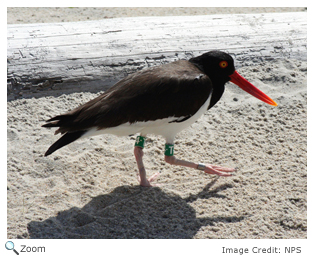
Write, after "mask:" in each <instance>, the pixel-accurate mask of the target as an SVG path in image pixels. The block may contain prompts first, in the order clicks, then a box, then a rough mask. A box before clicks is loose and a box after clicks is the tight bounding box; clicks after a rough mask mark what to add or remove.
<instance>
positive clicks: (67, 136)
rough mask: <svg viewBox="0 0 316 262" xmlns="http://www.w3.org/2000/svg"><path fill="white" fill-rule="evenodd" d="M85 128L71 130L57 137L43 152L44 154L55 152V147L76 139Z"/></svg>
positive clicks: (81, 134)
mask: <svg viewBox="0 0 316 262" xmlns="http://www.w3.org/2000/svg"><path fill="white" fill-rule="evenodd" d="M86 132H87V131H86V130H82V131H77V132H72V133H66V134H64V135H63V136H62V137H61V138H59V139H58V140H57V141H56V142H55V143H54V144H52V145H51V146H50V148H48V150H47V151H46V153H45V156H48V155H50V154H52V153H53V152H55V151H56V150H57V149H59V148H61V147H63V146H65V145H68V144H70V143H71V142H73V141H75V140H77V139H78V138H80V137H81V136H83V134H84V133H86Z"/></svg>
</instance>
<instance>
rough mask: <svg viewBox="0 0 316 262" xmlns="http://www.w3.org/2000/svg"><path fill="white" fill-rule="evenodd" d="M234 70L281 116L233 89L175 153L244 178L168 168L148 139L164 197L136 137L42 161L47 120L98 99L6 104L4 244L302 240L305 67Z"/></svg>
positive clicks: (157, 141) (267, 64)
mask: <svg viewBox="0 0 316 262" xmlns="http://www.w3.org/2000/svg"><path fill="white" fill-rule="evenodd" d="M9 11H10V9H9ZM14 11H16V9H14ZM9 14H10V12H9ZM36 15H38V14H37V13H36ZM113 16H114V15H113ZM113 16H111V17H113ZM9 17H10V16H8V20H9ZM30 17H31V15H30ZM22 19H23V18H22ZM42 19H43V21H46V22H49V21H51V20H49V17H47V16H46V17H43V18H42ZM44 19H45V20H44ZM46 19H48V20H46ZM9 21H10V20H9ZM16 22H17V21H16ZM20 22H21V21H20ZM25 22H27V21H25ZM37 22H38V21H37ZM238 71H239V73H241V74H242V75H243V76H245V77H246V78H247V79H248V80H250V81H251V82H252V83H253V84H255V85H256V86H257V87H258V88H260V89H261V90H262V91H264V92H265V93H266V94H268V95H269V96H270V97H272V98H273V99H274V100H275V101H276V102H277V103H278V104H279V106H278V107H272V106H269V105H266V104H264V103H262V102H260V101H259V100H257V99H255V98H253V97H252V96H250V95H248V94H246V93H244V92H243V91H242V90H240V89H239V88H238V87H236V86H235V85H233V84H227V85H226V91H225V93H224V96H223V97H222V99H221V100H220V102H219V103H218V104H217V105H216V106H215V107H214V108H212V109H211V110H210V111H208V112H207V113H206V114H205V115H204V116H203V117H202V118H201V119H199V120H198V121H197V122H196V123H195V124H193V125H192V126H191V127H190V128H188V129H186V130H184V131H182V132H181V133H179V135H178V137H177V139H176V144H175V153H176V156H177V157H179V158H182V159H186V160H194V161H200V162H206V163H213V164H218V165H223V166H228V167H238V168H239V170H238V171H237V172H236V175H235V176H234V177H228V178H223V177H221V178H218V177H216V176H213V175H207V174H204V173H203V172H200V171H197V170H192V169H187V168H182V167H175V166H169V165H168V164H165V163H164V161H163V147H164V140H163V139H162V138H161V137H156V136H153V135H151V136H149V139H148V140H147V144H146V148H145V149H144V152H145V159H144V160H145V165H146V168H147V172H148V173H149V174H152V173H153V172H157V171H159V172H160V173H161V176H160V178H159V180H158V183H160V184H162V186H161V187H158V188H141V187H139V186H138V182H137V180H136V173H137V168H136V163H135V160H134V156H133V145H134V141H135V136H133V137H120V138H119V137H116V136H111V135H104V136H98V137H92V138H87V139H82V140H79V141H76V142H74V143H72V144H71V145H69V146H66V147H64V148H62V149H61V150H58V151H56V152H55V153H54V154H53V155H51V156H49V157H44V156H43V154H44V152H45V151H46V149H47V148H48V147H49V146H50V145H51V143H53V142H54V141H55V140H56V139H57V138H58V137H57V136H54V135H53V132H54V131H53V130H48V129H44V128H41V125H42V124H43V123H44V121H45V120H46V119H48V118H49V117H52V116H54V115H56V114H59V113H64V112H66V111H68V110H70V109H73V108H74V107H76V106H78V105H79V104H82V103H84V102H87V101H88V100H90V99H91V98H93V97H95V96H96V94H94V93H88V92H86V93H73V94H69V95H61V96H58V97H53V96H46V97H41V98H32V99H17V100H14V101H10V102H8V105H7V110H8V113H7V115H8V122H7V130H8V153H7V159H8V167H7V169H8V184H7V186H8V189H7V193H8V238H306V237H307V194H306V192H307V171H306V162H307V159H306V145H307V131H306V130H307V127H306V125H307V119H306V113H307V108H306V100H307V92H306V73H307V65H306V62H304V61H294V60H274V61H263V62H262V63H261V64H258V63H251V62H249V61H248V62H247V66H244V67H242V68H238Z"/></svg>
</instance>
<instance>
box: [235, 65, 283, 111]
mask: <svg viewBox="0 0 316 262" xmlns="http://www.w3.org/2000/svg"><path fill="white" fill-rule="evenodd" d="M229 77H230V79H231V80H230V81H231V82H233V83H234V84H235V85H238V86H239V87H240V88H241V89H243V90H244V91H246V92H247V93H249V94H251V95H253V96H254V97H256V98H258V99H260V100H261V101H263V102H265V103H267V104H269V105H272V106H277V105H278V104H277V103H276V102H274V101H273V100H272V99H271V98H270V97H268V96H267V95H266V94H265V93H263V92H261V91H260V90H259V89H258V88H256V87H255V86H254V85H253V84H251V83H250V82H248V81H247V80H246V79H245V78H243V77H242V76H241V75H240V74H238V73H237V71H235V72H234V73H233V74H231V75H230V76H229Z"/></svg>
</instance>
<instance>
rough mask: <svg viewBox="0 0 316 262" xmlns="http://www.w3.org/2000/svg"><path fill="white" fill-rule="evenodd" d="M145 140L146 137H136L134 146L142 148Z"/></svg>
mask: <svg viewBox="0 0 316 262" xmlns="http://www.w3.org/2000/svg"><path fill="white" fill-rule="evenodd" d="M145 140H146V137H143V136H137V137H136V142H135V146H138V147H141V148H144V145H145Z"/></svg>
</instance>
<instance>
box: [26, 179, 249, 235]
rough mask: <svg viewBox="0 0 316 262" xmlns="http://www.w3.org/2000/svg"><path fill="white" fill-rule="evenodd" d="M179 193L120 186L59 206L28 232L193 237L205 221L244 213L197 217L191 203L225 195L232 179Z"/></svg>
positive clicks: (231, 220)
mask: <svg viewBox="0 0 316 262" xmlns="http://www.w3.org/2000/svg"><path fill="white" fill-rule="evenodd" d="M215 182H216V179H215V180H214V181H212V182H211V183H209V184H208V185H207V186H206V187H205V188H204V189H203V190H202V191H201V192H199V193H198V194H196V195H190V196H189V197H187V198H181V197H180V196H179V195H175V194H173V193H166V192H164V191H163V190H161V189H160V188H157V187H155V188H142V187H140V186H121V187H117V188H115V189H114V190H113V191H112V192H111V193H109V194H106V195H100V196H97V197H95V198H93V199H92V200H91V201H90V202H89V203H88V204H87V205H85V206H84V207H83V208H77V207H73V208H71V209H69V210H65V211H61V212H59V213H58V215H57V216H56V217H50V218H48V219H47V220H45V221H32V222H30V223H29V224H28V231H29V236H30V238H143V239H147V238H163V239H165V238H172V239H175V238H182V239H184V238H193V237H194V236H195V234H196V233H197V232H198V230H199V229H200V228H201V227H202V226H207V225H210V226H212V225H214V222H215V223H216V222H223V223H235V222H238V221H241V220H243V219H244V218H245V217H244V216H241V217H236V216H228V217H219V216H215V217H206V218H197V217H196V212H195V210H194V209H193V208H192V207H191V206H190V205H189V203H190V202H193V201H195V200H197V199H199V198H204V199H208V198H213V197H215V198H225V196H224V195H221V194H219V193H220V192H221V191H223V190H225V189H227V188H229V187H232V186H231V185H229V184H225V185H221V186H220V187H217V188H214V189H213V190H209V189H210V188H211V187H212V186H214V184H215Z"/></svg>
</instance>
